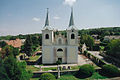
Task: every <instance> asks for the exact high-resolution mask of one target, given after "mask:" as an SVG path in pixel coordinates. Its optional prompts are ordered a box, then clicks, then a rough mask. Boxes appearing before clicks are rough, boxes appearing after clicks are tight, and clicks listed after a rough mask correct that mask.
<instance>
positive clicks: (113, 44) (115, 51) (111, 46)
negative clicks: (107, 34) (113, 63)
mask: <svg viewBox="0 0 120 80" xmlns="http://www.w3.org/2000/svg"><path fill="white" fill-rule="evenodd" d="M106 54H107V55H110V56H114V57H116V58H118V59H120V39H116V40H111V41H110V43H108V45H107V50H106Z"/></svg>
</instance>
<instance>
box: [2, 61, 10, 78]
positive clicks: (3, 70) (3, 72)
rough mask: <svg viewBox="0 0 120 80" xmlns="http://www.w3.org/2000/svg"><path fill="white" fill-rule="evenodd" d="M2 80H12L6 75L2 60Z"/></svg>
mask: <svg viewBox="0 0 120 80" xmlns="http://www.w3.org/2000/svg"><path fill="white" fill-rule="evenodd" d="M0 80H10V79H9V77H8V75H7V73H6V70H5V68H4V64H3V61H2V60H0Z"/></svg>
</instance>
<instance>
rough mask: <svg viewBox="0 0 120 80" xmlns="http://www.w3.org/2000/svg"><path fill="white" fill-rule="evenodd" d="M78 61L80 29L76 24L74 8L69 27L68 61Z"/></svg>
mask: <svg viewBox="0 0 120 80" xmlns="http://www.w3.org/2000/svg"><path fill="white" fill-rule="evenodd" d="M77 62H78V30H77V28H76V27H75V25H74V18H73V8H71V16H70V21H69V26H68V28H67V63H77Z"/></svg>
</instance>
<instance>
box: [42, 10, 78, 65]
mask: <svg viewBox="0 0 120 80" xmlns="http://www.w3.org/2000/svg"><path fill="white" fill-rule="evenodd" d="M48 15H49V12H48V9H47V16H46V21H45V26H44V27H43V30H42V64H55V63H56V61H58V60H60V61H61V62H62V64H77V63H78V30H77V29H76V27H75V25H74V19H73V9H71V16H70V22H69V26H68V27H67V28H66V32H67V37H65V35H61V34H58V35H55V34H54V32H55V31H54V29H53V28H52V27H51V26H50V25H49V16H48Z"/></svg>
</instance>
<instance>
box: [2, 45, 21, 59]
mask: <svg viewBox="0 0 120 80" xmlns="http://www.w3.org/2000/svg"><path fill="white" fill-rule="evenodd" d="M1 54H2V57H3V58H5V57H8V56H9V55H13V56H14V57H16V56H17V55H18V54H19V49H18V48H14V47H12V46H10V45H7V46H5V47H3V49H2V51H1Z"/></svg>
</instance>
